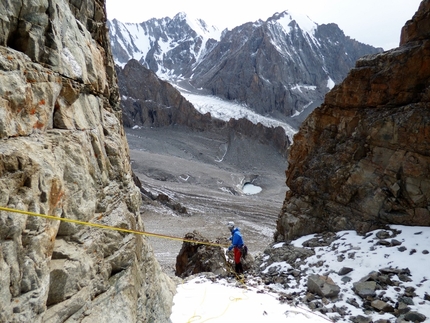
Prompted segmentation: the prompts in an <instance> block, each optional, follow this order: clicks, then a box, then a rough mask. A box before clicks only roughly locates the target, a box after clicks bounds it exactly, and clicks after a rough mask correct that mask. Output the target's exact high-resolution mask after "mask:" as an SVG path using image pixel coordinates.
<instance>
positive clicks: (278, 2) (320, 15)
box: [106, 0, 421, 50]
mask: <svg viewBox="0 0 430 323" xmlns="http://www.w3.org/2000/svg"><path fill="white" fill-rule="evenodd" d="M420 3H421V0H260V1H258V2H256V1H250V0H248V1H243V0H216V1H202V0H199V1H197V0H163V1H151V2H150V1H144V0H106V8H107V14H108V19H114V18H116V19H118V20H119V21H121V22H143V21H146V20H149V19H151V18H163V17H170V18H173V17H174V16H175V15H176V14H177V13H178V12H185V13H187V14H188V15H190V16H191V17H195V18H201V19H203V20H204V21H205V22H206V23H208V24H209V25H215V26H217V27H218V28H219V29H221V30H223V29H224V28H229V29H232V28H233V27H236V26H239V25H241V24H243V23H245V22H249V21H256V20H258V19H262V20H266V19H267V18H269V17H271V16H272V15H273V14H274V13H276V12H282V11H285V10H291V11H292V12H301V13H304V14H306V15H307V16H308V17H309V18H310V19H312V20H313V21H314V22H316V23H317V24H324V23H330V22H334V23H336V24H337V25H338V26H339V27H340V28H341V29H342V30H343V31H344V32H345V34H346V35H347V36H350V37H351V38H354V39H356V40H358V41H360V42H363V43H366V44H370V45H373V46H376V47H382V48H384V49H385V50H387V49H390V48H393V47H397V46H398V44H399V39H400V31H401V28H402V27H403V25H404V24H405V22H406V21H407V20H409V19H411V18H412V16H413V15H414V13H415V12H416V11H417V9H418V7H419V4H420Z"/></svg>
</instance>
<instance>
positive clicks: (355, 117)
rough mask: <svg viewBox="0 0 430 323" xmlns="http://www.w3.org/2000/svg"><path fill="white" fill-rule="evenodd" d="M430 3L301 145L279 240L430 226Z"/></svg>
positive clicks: (305, 133) (341, 93) (350, 79)
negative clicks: (390, 226)
mask: <svg viewBox="0 0 430 323" xmlns="http://www.w3.org/2000/svg"><path fill="white" fill-rule="evenodd" d="M429 61H430V1H428V0H426V1H423V2H422V3H421V6H420V8H419V10H418V11H417V13H416V14H415V15H414V17H413V19H412V20H411V21H408V22H407V23H406V25H405V26H404V28H403V30H402V36H401V43H400V47H399V48H397V49H393V50H391V51H387V52H384V53H381V54H376V55H371V56H367V57H364V58H363V59H360V60H358V61H357V63H356V67H355V68H354V69H353V70H351V72H350V73H349V75H348V76H347V78H346V79H345V81H344V82H343V83H341V84H340V85H339V86H336V87H335V88H334V89H333V90H332V91H331V92H329V93H328V94H327V95H326V98H325V101H324V103H323V104H322V106H321V107H319V108H317V109H316V110H315V111H314V112H313V113H312V114H311V115H310V116H309V117H308V118H307V119H306V121H305V122H304V123H303V125H302V126H301V128H300V131H299V132H298V133H297V134H296V136H295V137H294V144H293V145H292V147H291V151H290V153H289V167H288V170H287V172H286V175H287V182H286V184H287V186H288V187H289V188H290V191H288V192H287V196H286V199H285V202H284V205H283V208H282V211H281V213H280V215H279V218H278V222H277V233H276V234H275V236H276V237H275V238H276V239H277V240H280V241H281V240H290V239H294V238H295V237H298V236H301V235H306V234H309V233H314V232H323V231H337V230H344V229H355V230H358V231H359V232H364V231H368V230H372V229H375V228H378V227H382V226H383V225H384V224H386V223H393V224H405V225H425V226H428V225H430V214H429V207H430V167H429V166H430V158H429V154H428V151H429V149H430V141H429V140H430V136H429V132H430V126H429V120H430V109H429V101H430V99H429V98H430V95H429V93H430V87H429V84H430V83H429V80H430V65H429V64H428V62H429Z"/></svg>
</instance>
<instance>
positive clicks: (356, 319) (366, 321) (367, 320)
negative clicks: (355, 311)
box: [350, 315, 372, 323]
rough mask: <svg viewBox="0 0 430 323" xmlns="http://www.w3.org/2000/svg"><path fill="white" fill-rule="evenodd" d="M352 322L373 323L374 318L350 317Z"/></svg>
mask: <svg viewBox="0 0 430 323" xmlns="http://www.w3.org/2000/svg"><path fill="white" fill-rule="evenodd" d="M350 319H351V322H353V323H370V322H372V318H370V317H367V316H363V315H357V316H351V317H350Z"/></svg>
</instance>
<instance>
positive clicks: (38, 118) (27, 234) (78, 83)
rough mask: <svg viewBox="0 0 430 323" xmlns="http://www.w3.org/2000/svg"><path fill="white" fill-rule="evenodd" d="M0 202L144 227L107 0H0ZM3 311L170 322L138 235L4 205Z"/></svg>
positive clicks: (48, 317) (153, 264) (167, 290)
mask: <svg viewBox="0 0 430 323" xmlns="http://www.w3.org/2000/svg"><path fill="white" fill-rule="evenodd" d="M0 12H1V13H2V14H1V15H0V84H1V85H0V152H1V154H0V206H2V207H8V208H15V209H19V210H25V211H32V212H36V213H43V214H50V215H53V216H57V217H58V218H70V219H75V220H80V221H89V222H95V223H101V224H105V225H110V226H116V227H123V228H131V229H137V230H143V223H142V221H141V219H140V212H139V208H140V205H141V197H140V192H139V190H138V189H137V187H136V186H135V185H134V183H133V178H132V171H131V167H130V162H129V157H128V145H127V141H126V138H125V135H124V130H123V127H122V118H121V109H120V106H119V101H118V87H117V81H116V75H115V72H114V68H113V60H112V58H111V51H110V45H109V41H108V36H107V30H106V13H105V9H104V1H101V0H97V1H91V0H83V1H71V0H70V1H67V0H52V1H45V0H39V1H37V0H36V1H14V0H6V1H2V2H1V3H0ZM0 246H1V249H0V272H1V275H0V276H1V279H0V300H1V301H0V321H1V322H66V321H67V322H96V321H97V322H101V321H105V322H107V321H110V322H112V321H115V322H143V321H145V322H151V321H157V322H167V321H168V320H169V316H170V308H171V304H172V297H173V293H174V286H173V285H172V282H171V281H170V279H168V278H167V277H166V275H165V274H163V273H162V272H161V269H160V266H159V264H158V263H157V261H156V260H155V258H154V255H153V252H152V249H151V248H150V246H149V245H148V243H147V242H146V240H145V238H143V237H142V236H135V235H129V234H123V233H119V232H116V231H103V230H100V229H96V228H91V227H88V226H81V225H78V224H73V223H66V222H60V221H52V220H47V219H43V218H39V217H32V216H29V215H23V214H16V213H9V212H5V211H0Z"/></svg>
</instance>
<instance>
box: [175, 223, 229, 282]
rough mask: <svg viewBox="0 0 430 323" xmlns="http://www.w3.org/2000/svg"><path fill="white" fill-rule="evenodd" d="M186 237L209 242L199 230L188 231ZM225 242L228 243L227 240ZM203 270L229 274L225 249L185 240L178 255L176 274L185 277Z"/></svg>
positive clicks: (223, 274) (217, 273)
mask: <svg viewBox="0 0 430 323" xmlns="http://www.w3.org/2000/svg"><path fill="white" fill-rule="evenodd" d="M184 239H187V240H196V241H203V242H209V240H208V239H206V238H205V237H203V236H202V235H201V234H200V233H199V232H197V231H194V232H190V233H187V234H186V235H185V237H184ZM225 243H226V244H227V242H225ZM203 272H212V273H214V274H216V275H222V276H225V275H227V273H228V270H227V261H226V258H225V255H224V250H223V249H222V248H221V247H218V246H211V245H205V244H198V243H193V242H184V243H183V244H182V248H181V250H180V251H179V254H178V256H177V257H176V270H175V275H176V276H179V277H182V278H185V277H188V276H190V275H194V274H198V273H203Z"/></svg>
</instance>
